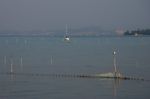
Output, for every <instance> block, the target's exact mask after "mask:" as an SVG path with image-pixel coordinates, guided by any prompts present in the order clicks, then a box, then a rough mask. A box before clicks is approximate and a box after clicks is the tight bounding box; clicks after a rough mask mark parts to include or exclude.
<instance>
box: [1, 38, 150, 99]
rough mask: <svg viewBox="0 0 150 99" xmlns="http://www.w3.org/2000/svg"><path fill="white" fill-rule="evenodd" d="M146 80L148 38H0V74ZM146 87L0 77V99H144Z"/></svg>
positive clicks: (142, 83)
mask: <svg viewBox="0 0 150 99" xmlns="http://www.w3.org/2000/svg"><path fill="white" fill-rule="evenodd" d="M114 50H115V51H116V52H117V68H118V70H119V71H120V72H121V73H122V74H123V75H127V76H134V77H143V78H144V79H147V80H150V53H149V51H150V37H74V38H71V41H70V42H64V41H63V38H61V37H49V38H48V37H0V73H6V72H17V73H25V74H28V73H33V74H97V73H105V72H113V51H114ZM149 93H150V82H149V81H137V80H119V81H118V80H117V81H116V80H114V79H96V78H95V79H91V78H89V79H88V78H63V77H52V76H51V77H49V76H31V75H8V74H0V99H149V98H150V94H149Z"/></svg>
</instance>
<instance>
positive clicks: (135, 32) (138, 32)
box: [124, 29, 150, 36]
mask: <svg viewBox="0 0 150 99" xmlns="http://www.w3.org/2000/svg"><path fill="white" fill-rule="evenodd" d="M124 35H135V36H138V35H150V29H141V30H140V29H138V30H132V31H129V30H127V31H126V32H125V33H124Z"/></svg>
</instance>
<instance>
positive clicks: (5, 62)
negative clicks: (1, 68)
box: [4, 56, 7, 65]
mask: <svg viewBox="0 0 150 99" xmlns="http://www.w3.org/2000/svg"><path fill="white" fill-rule="evenodd" d="M6 64H7V57H6V56H4V65H6Z"/></svg>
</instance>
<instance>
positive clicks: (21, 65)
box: [20, 56, 23, 70]
mask: <svg viewBox="0 0 150 99" xmlns="http://www.w3.org/2000/svg"><path fill="white" fill-rule="evenodd" d="M20 67H21V70H22V69H23V59H22V56H21V57H20Z"/></svg>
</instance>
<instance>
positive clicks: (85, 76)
mask: <svg viewBox="0 0 150 99" xmlns="http://www.w3.org/2000/svg"><path fill="white" fill-rule="evenodd" d="M0 75H11V76H31V77H56V78H93V79H118V80H139V81H150V80H145V79H143V78H136V77H125V76H124V77H109V76H96V75H92V74H91V75H87V74H54V73H53V74H44V73H17V72H5V73H2V72H1V73H0Z"/></svg>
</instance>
